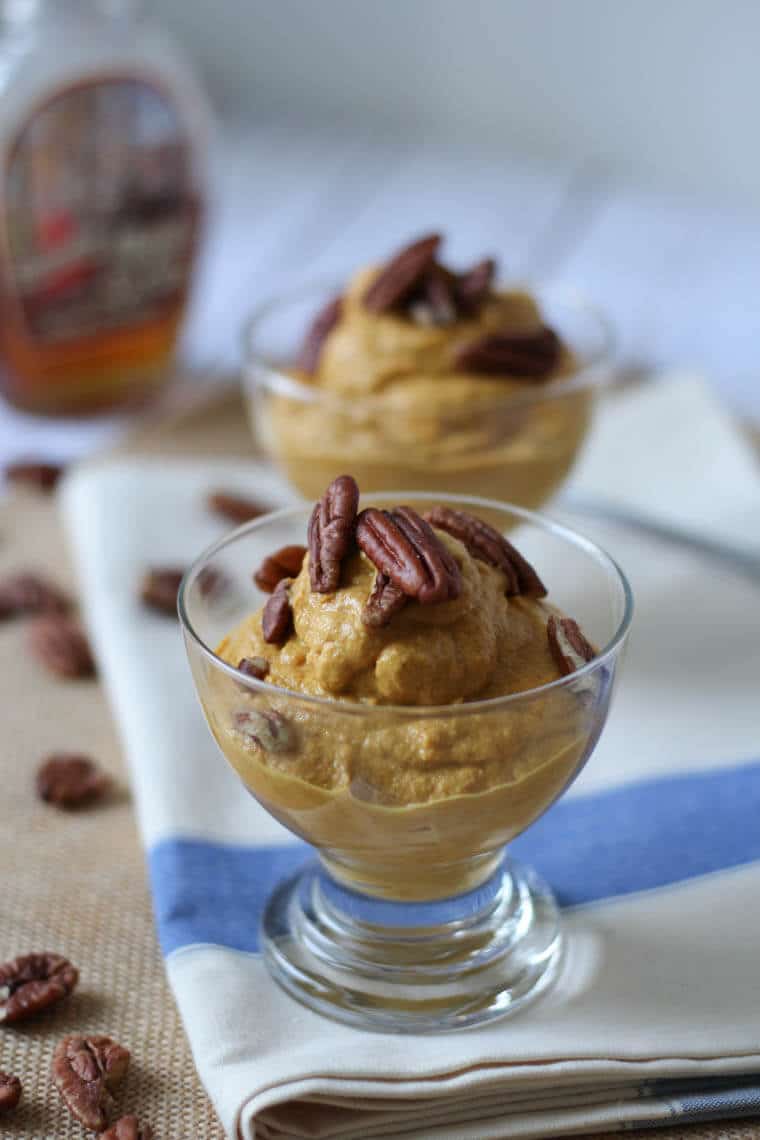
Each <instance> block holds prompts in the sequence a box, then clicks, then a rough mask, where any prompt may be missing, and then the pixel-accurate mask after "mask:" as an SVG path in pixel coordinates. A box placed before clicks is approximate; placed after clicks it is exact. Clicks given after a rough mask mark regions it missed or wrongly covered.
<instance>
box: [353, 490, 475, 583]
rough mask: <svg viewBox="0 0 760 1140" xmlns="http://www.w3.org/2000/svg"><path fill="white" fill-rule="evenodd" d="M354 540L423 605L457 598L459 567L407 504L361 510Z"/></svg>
mask: <svg viewBox="0 0 760 1140" xmlns="http://www.w3.org/2000/svg"><path fill="white" fill-rule="evenodd" d="M356 541H357V542H358V544H359V547H360V548H361V550H363V551H364V553H365V554H366V555H367V557H368V558H369V560H370V562H372V563H373V564H374V565H375V566H376V567H377V569H378V570H379V571H380V572H381V574H384V575H385V576H386V577H387V578H389V579H390V581H391V582H392V583H393V585H394V586H396V587H398V589H399V590H401V591H402V593H404V594H406V595H407V597H409V598H417V600H418V601H420V602H421V603H422V604H423V605H429V604H431V603H434V602H445V601H450V600H452V599H453V598H458V597H459V594H460V592H461V589H462V576H461V573H460V571H459V567H458V566H457V564H456V562H455V561H454V559H453V558H452V556H451V555H450V554H449V552H448V550H447V549H446V547H445V546H444V545H443V543H442V542H441V541H440V539H439V538H438V536H437V535H436V533H435V531H434V530H433V528H432V527H431V526H430V525H429V524H428V523H426V522H425V520H424V519H423V518H421V516H420V515H418V514H417V512H416V511H414V510H412V509H411V507H396V508H395V510H392V511H380V510H377V508H375V507H370V508H369V509H368V510H366V511H362V513H361V514H360V515H359V519H358V522H357V526H356Z"/></svg>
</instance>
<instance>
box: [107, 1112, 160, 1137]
mask: <svg viewBox="0 0 760 1140" xmlns="http://www.w3.org/2000/svg"><path fill="white" fill-rule="evenodd" d="M154 1138H155V1132H154V1131H153V1129H152V1128H151V1126H150V1125H149V1124H140V1123H139V1121H138V1119H137V1117H136V1116H122V1118H121V1120H117V1121H116V1123H115V1124H112V1125H111V1127H110V1128H108V1129H106V1131H105V1132H101V1133H100V1140H154Z"/></svg>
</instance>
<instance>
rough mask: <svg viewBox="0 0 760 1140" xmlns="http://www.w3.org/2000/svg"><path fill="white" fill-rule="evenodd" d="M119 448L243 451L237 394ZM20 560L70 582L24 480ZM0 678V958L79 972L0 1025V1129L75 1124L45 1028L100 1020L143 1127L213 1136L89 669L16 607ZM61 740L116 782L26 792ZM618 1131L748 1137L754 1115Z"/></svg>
mask: <svg viewBox="0 0 760 1140" xmlns="http://www.w3.org/2000/svg"><path fill="white" fill-rule="evenodd" d="M120 450H122V451H132V452H135V451H140V452H156V451H159V450H160V451H163V452H166V453H173V454H177V453H192V454H198V455H200V454H203V455H215V454H216V455H218V454H227V455H239V454H246V453H249V452H250V439H249V436H248V433H247V429H246V426H245V420H244V417H243V415H242V410H241V408H240V403H239V399H238V397H237V396H235V395H230V394H229V393H226V394H224V395H222V396H221V397H220V398H218V399H216V400H215V401H214V403H213V405H212V406H210V407H208V408H204V409H202V410H196V411H194V412H193V413H191V414H188V415H186V416H184V417H179V418H177V419H175V420H174V421H173V422H172V423H171V424H163V425H162V426H161V427H160V428H159V427H154V428H153V429H152V430H151V432H150V433H143V435H142V436H141V437H140V438H139V439H134V440H132V441H131V442H130V444H129V445H128V446H127V447H126V448H122V449H120ZM21 568H25V569H26V568H30V569H31V568H38V569H40V570H43V569H44V570H45V571H46V572H47V573H48V574H49V575H51V576H52V577H54V578H55V579H56V580H57V581H58V582H60V583H61V584H62V585H66V586H69V587H71V588H72V590H73V589H74V583H73V582H72V580H71V576H70V570H69V567H68V564H67V557H66V552H65V549H64V545H63V536H62V534H61V531H60V527H59V524H58V521H57V519H56V516H55V511H54V507H53V505H52V504H51V502H50V500H47V499H44V498H42V497H40V496H37V495H34V494H30V493H28V492H14V493H13V494H12V495H11V496H10V497H9V498H8V499H7V500H6V501H5V502H4V503H3V505H2V509H0V571H5V570H11V569H21ZM0 677H2V709H1V711H2V721H1V723H2V734H3V740H2V747H0V805H1V806H0V837H1V841H0V842H1V847H0V850H1V855H2V862H1V863H0V882H1V883H2V886H0V960H5V959H7V958H10V957H13V956H15V955H16V954H20V953H26V952H29V951H31V950H53V951H57V952H59V953H62V954H65V955H67V956H68V957H70V958H71V960H72V961H73V962H75V963H76V965H77V966H78V967H79V969H80V971H81V981H80V985H79V988H78V990H77V991H76V993H75V994H74V996H73V997H72V998H71V999H70V1000H69V1001H68V1002H67V1003H66V1004H64V1005H61V1006H60V1007H59V1008H58V1010H57V1011H52V1012H51V1013H49V1014H47V1015H44V1016H43V1017H42V1018H41V1019H39V1020H38V1021H36V1022H34V1023H30V1024H29V1025H28V1026H26V1027H18V1028H16V1029H13V1028H12V1027H6V1028H0V1069H5V1070H7V1071H9V1072H12V1073H16V1074H17V1075H18V1076H19V1077H20V1078H21V1080H22V1082H23V1086H24V1094H23V1099H22V1102H21V1105H20V1106H19V1108H18V1109H17V1110H16V1111H15V1112H14V1113H12V1114H9V1115H8V1116H6V1117H2V1118H0V1138H2V1140H82V1138H83V1137H84V1136H85V1135H87V1134H86V1133H85V1132H84V1130H83V1129H82V1128H81V1127H80V1126H79V1125H78V1124H77V1123H76V1122H75V1121H74V1120H73V1119H72V1118H71V1117H70V1116H69V1114H68V1112H67V1110H66V1109H65V1108H64V1107H63V1104H62V1101H61V1099H60V1097H59V1095H58V1093H57V1092H56V1090H55V1088H54V1087H53V1084H52V1081H51V1078H50V1063H51V1058H52V1053H53V1049H54V1048H55V1045H56V1043H57V1041H58V1040H59V1039H60V1038H61V1037H62V1036H64V1035H65V1034H67V1033H71V1032H82V1031H87V1032H97V1033H108V1034H111V1035H113V1036H114V1037H115V1038H116V1039H117V1040H119V1041H120V1042H121V1043H122V1044H124V1045H126V1046H127V1047H128V1048H129V1049H130V1050H131V1051H132V1065H131V1068H130V1073H129V1076H128V1078H127V1080H126V1082H125V1084H124V1086H123V1087H122V1089H121V1091H120V1092H119V1094H118V1102H119V1106H120V1109H121V1110H123V1111H124V1112H135V1113H137V1114H138V1115H139V1116H140V1118H141V1119H143V1120H145V1121H147V1122H149V1123H150V1124H152V1125H153V1127H154V1129H155V1132H156V1137H157V1140H222V1137H223V1132H222V1129H221V1127H220V1125H219V1123H218V1121H217V1119H216V1116H215V1114H214V1111H213V1109H212V1107H211V1105H210V1103H209V1100H208V1098H207V1096H206V1094H205V1092H204V1090H203V1088H202V1087H201V1084H200V1082H199V1081H198V1078H197V1076H196V1073H195V1070H194V1068H193V1063H192V1058H191V1056H190V1051H189V1048H188V1045H187V1042H186V1040H185V1036H184V1033H183V1031H182V1026H181V1023H180V1020H179V1017H178V1014H177V1011H176V1009H175V1006H174V1003H173V1000H172V997H171V994H170V993H169V990H168V988H167V985H166V981H165V978H164V972H163V967H162V963H161V958H160V954H159V951H158V946H157V944H156V939H155V933H154V928H153V920H152V916H151V911H150V900H149V896H148V890H147V884H146V878H145V869H144V864H143V859H142V852H141V849H140V845H139V840H138V836H137V833H136V829H135V822H134V817H133V812H132V805H131V803H130V798H129V793H128V788H127V781H126V775H125V772H124V768H123V765H122V761H121V758H120V755H119V747H118V742H117V740H116V738H115V734H114V730H113V726H112V723H111V719H110V716H109V713H108V709H107V706H106V702H105V700H104V698H103V695H102V693H101V692H100V690H99V688H98V685H97V682H95V681H75V682H71V681H68V682H62V681H56V680H53V679H51V678H50V677H48V676H47V675H46V674H45V673H44V672H43V670H42V669H41V668H40V667H39V666H38V665H37V664H36V663H35V662H34V661H33V660H32V659H31V658H30V657H29V655H28V654H27V652H26V649H25V623H24V622H18V621H14V622H7V623H4V624H0ZM64 749H71V750H81V751H84V752H88V753H90V754H92V755H93V756H94V757H96V758H97V759H98V760H99V761H100V762H101V763H102V764H103V765H104V766H105V767H106V768H107V769H108V770H109V771H110V772H111V773H113V775H114V776H115V777H116V779H117V781H118V784H117V793H116V794H115V795H114V796H113V797H112V798H111V800H110V801H109V802H108V803H107V804H105V805H102V806H98V807H92V808H90V809H88V810H86V811H82V812H78V813H75V814H67V813H63V812H59V811H57V810H56V809H54V808H50V807H48V806H47V805H45V804H42V803H40V802H38V800H37V799H36V797H35V794H34V774H35V769H36V766H37V763H38V761H39V759H40V757H41V756H42V755H44V754H45V753H46V752H47V751H49V750H64ZM611 1135H619V1133H618V1134H611ZM627 1135H629V1136H639V1135H640V1136H641V1137H642V1138H648V1140H654V1138H656V1137H658V1136H661V1137H663V1138H667V1140H678V1138H680V1137H683V1140H687V1138H689V1140H718V1138H725V1140H760V1126H757V1125H752V1124H747V1123H740V1124H727V1125H719V1126H715V1125H713V1126H710V1127H706V1126H703V1127H693V1128H677V1129H668V1130H664V1129H663V1130H660V1129H658V1130H656V1131H647V1132H641V1133H638V1132H635V1133H627Z"/></svg>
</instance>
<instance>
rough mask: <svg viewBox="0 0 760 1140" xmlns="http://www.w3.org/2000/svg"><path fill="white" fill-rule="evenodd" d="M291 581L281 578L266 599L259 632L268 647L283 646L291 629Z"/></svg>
mask: <svg viewBox="0 0 760 1140" xmlns="http://www.w3.org/2000/svg"><path fill="white" fill-rule="evenodd" d="M291 581H292V579H291V578H283V579H282V580H281V581H280V582H278V583H277V586H276V587H275V591H274V593H273V594H272V596H271V598H269V599H268V601H267V604H266V605H265V606H264V611H263V613H262V615H261V632H262V633H263V634H264V641H266V642H267V644H268V645H284V644H285V642H286V641H287V640H288V638H289V637H290V634H291V631H292V629H293V608H292V606H291V604H290V595H289V593H288V590H289V588H290V584H291Z"/></svg>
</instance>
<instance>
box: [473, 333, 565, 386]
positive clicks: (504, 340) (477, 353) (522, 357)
mask: <svg viewBox="0 0 760 1140" xmlns="http://www.w3.org/2000/svg"><path fill="white" fill-rule="evenodd" d="M560 352H561V345H560V340H559V337H558V336H557V334H556V333H555V332H554V330H553V329H550V328H548V327H547V326H546V325H544V326H543V327H542V328H541V329H540V330H539V331H538V332H529V333H516V332H511V333H488V334H487V335H486V336H482V337H480V338H479V339H478V340H473V341H470V343H469V344H464V345H462V346H461V347H460V348H459V349H458V350H457V352H456V355H455V358H454V363H455V365H456V367H457V368H462V369H465V370H466V371H468V372H482V373H485V374H486V375H491V376H515V377H518V378H520V379H526V380H527V379H529V380H545V379H546V378H547V377H548V376H549V375H550V374H551V373H552V372H553V371H554V369H555V368H556V366H557V364H558V362H559V358H560Z"/></svg>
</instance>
